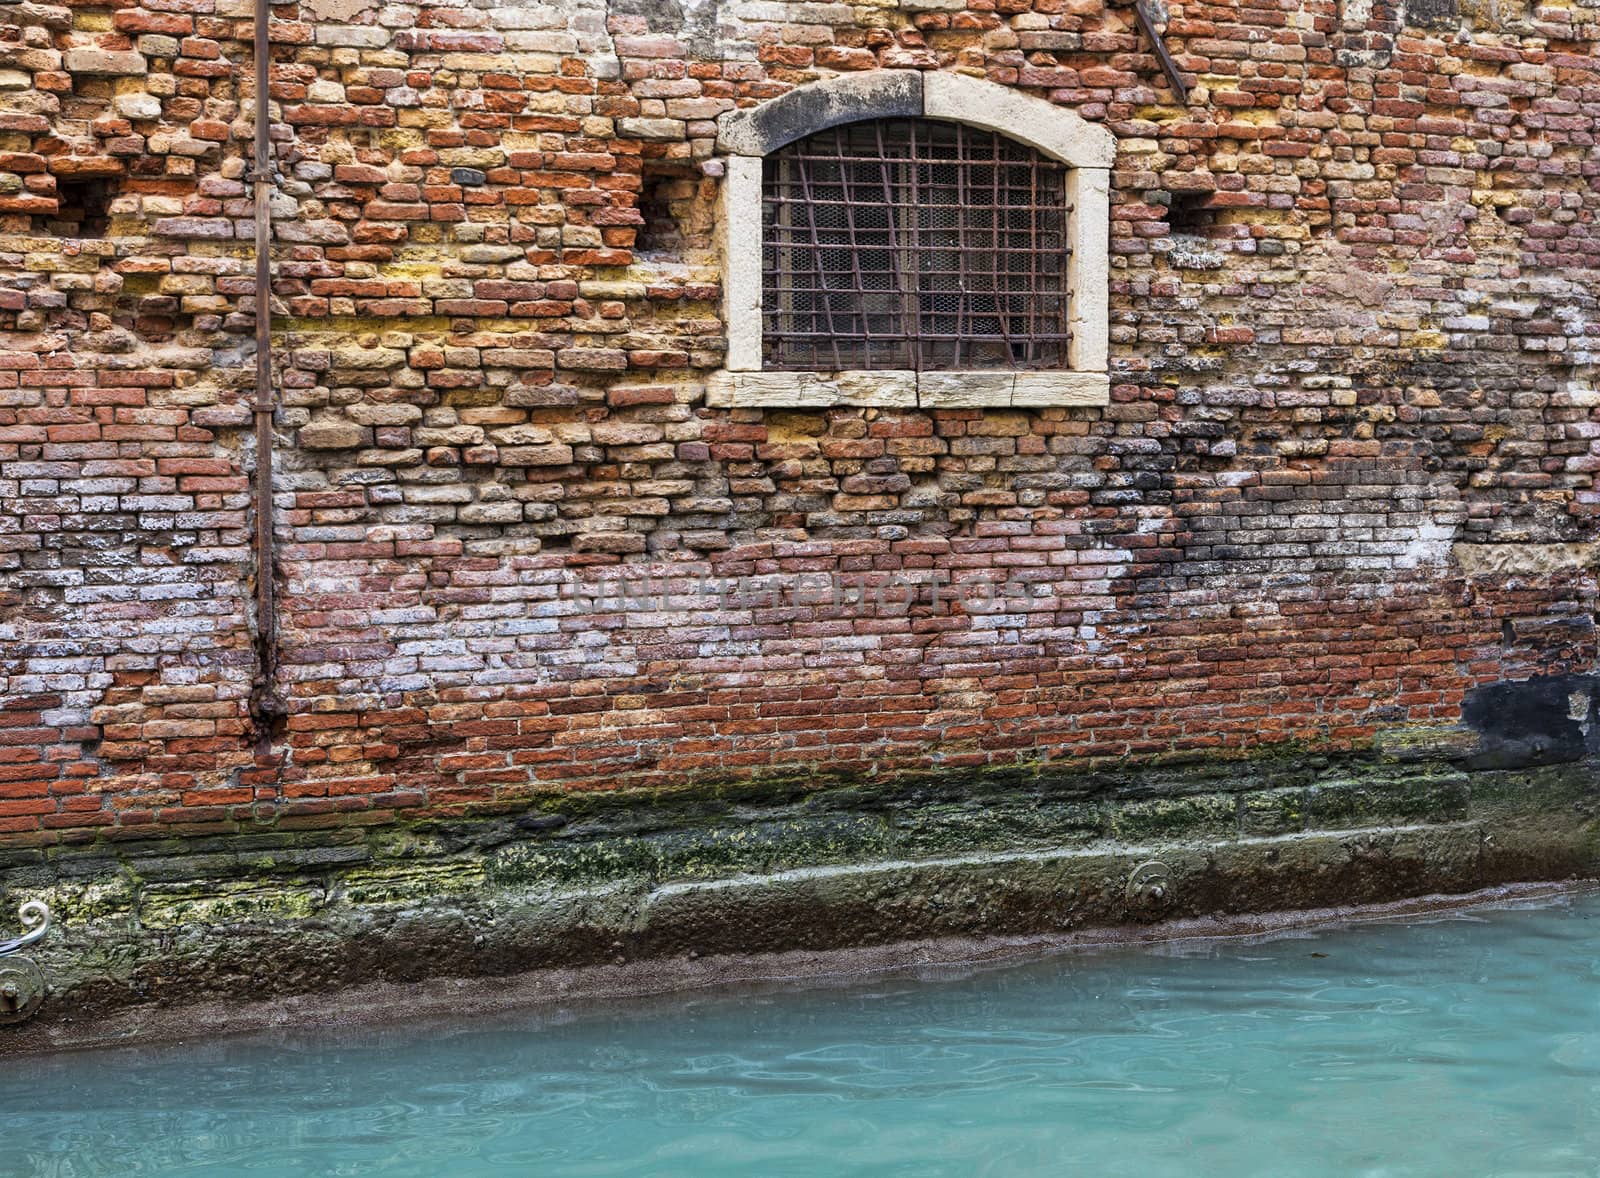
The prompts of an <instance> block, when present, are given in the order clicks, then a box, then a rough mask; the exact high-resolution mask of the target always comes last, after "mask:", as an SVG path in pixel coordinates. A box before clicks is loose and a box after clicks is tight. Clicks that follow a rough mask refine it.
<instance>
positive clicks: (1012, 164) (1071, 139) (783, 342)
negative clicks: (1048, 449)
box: [709, 71, 1115, 407]
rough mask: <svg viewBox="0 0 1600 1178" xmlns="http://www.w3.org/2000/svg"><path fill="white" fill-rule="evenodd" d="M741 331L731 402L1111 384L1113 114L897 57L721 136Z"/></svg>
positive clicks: (731, 371) (912, 399)
mask: <svg viewBox="0 0 1600 1178" xmlns="http://www.w3.org/2000/svg"><path fill="white" fill-rule="evenodd" d="M719 142H720V143H721V144H722V146H723V148H724V150H726V151H728V152H729V156H728V161H727V164H728V175H727V180H726V182H725V184H724V188H723V204H722V214H723V215H722V222H721V228H722V236H723V250H722V252H723V281H724V292H725V301H726V311H727V327H728V337H729V350H728V359H727V368H726V371H725V372H723V373H720V374H718V375H717V377H716V378H714V379H713V381H712V386H711V389H710V393H709V396H710V400H711V403H712V404H721V405H734V406H761V405H772V406H779V405H789V406H815V405H835V404H863V405H886V406H888V405H900V406H914V405H924V406H929V407H941V406H943V407H956V406H986V405H990V406H1002V405H1005V406H1009V405H1072V404H1077V405H1082V404H1104V403H1105V401H1106V399H1107V393H1108V389H1109V380H1108V377H1107V375H1106V323H1105V315H1106V311H1105V307H1106V292H1105V285H1106V281H1107V259H1106V247H1107V241H1106V239H1107V231H1108V225H1107V218H1108V209H1107V199H1108V191H1109V169H1110V164H1111V158H1112V156H1113V154H1114V152H1115V144H1114V141H1113V139H1112V137H1111V135H1110V133H1109V132H1107V131H1105V130H1104V129H1103V128H1100V127H1096V126H1093V125H1091V124H1089V123H1086V122H1084V121H1083V120H1082V119H1080V118H1078V116H1077V115H1075V114H1073V113H1072V112H1070V111H1067V110H1064V109H1062V108H1060V107H1056V106H1053V105H1051V104H1050V103H1047V102H1044V101H1043V100H1041V99H1034V98H1029V97H1026V96H1024V95H1021V94H1018V93H1017V92H1016V91H1014V90H1010V89H1007V88H1005V87H1002V86H997V85H993V84H991V83H988V82H983V81H979V80H977V79H974V78H968V77H965V76H962V75H958V74H930V75H927V76H926V77H924V76H923V75H921V74H916V73H911V72H909V71H902V72H891V71H884V72H882V73H878V74H869V75H854V76H850V77H845V78H839V79H834V80H833V81H831V82H823V83H816V84H814V85H811V86H806V87H802V88H800V89H798V90H795V91H791V92H790V93H789V94H787V95H784V96H783V97H782V98H779V99H776V100H774V101H772V102H769V103H766V104H764V105H762V106H759V107H755V108H753V109H751V110H747V111H740V112H736V114H735V115H733V116H730V117H729V118H727V119H726V120H725V121H724V124H723V127H722V129H721V134H720V136H719Z"/></svg>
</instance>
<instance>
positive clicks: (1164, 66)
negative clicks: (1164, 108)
mask: <svg viewBox="0 0 1600 1178" xmlns="http://www.w3.org/2000/svg"><path fill="white" fill-rule="evenodd" d="M1145 3H1146V0H1133V11H1134V15H1135V16H1136V17H1137V18H1138V21H1139V27H1140V28H1141V29H1143V30H1144V35H1145V36H1146V37H1149V38H1150V44H1151V45H1152V46H1154V48H1155V51H1156V60H1157V61H1159V62H1160V63H1161V72H1162V73H1164V74H1166V75H1167V81H1169V82H1171V83H1172V88H1173V90H1174V91H1176V92H1177V95H1178V101H1179V102H1188V101H1189V85H1188V83H1187V82H1185V81H1184V80H1183V75H1182V74H1180V73H1179V72H1178V63H1177V62H1175V61H1173V60H1172V53H1171V52H1170V51H1169V50H1168V49H1167V43H1166V41H1164V40H1162V38H1161V34H1159V33H1157V32H1156V24H1155V21H1153V20H1151V19H1150V12H1149V10H1148V9H1146V8H1145Z"/></svg>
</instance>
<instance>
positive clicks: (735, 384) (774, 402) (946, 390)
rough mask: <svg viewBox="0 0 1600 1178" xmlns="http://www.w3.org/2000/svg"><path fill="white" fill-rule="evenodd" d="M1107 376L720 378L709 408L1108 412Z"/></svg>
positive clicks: (711, 387) (710, 392)
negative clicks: (1081, 408)
mask: <svg viewBox="0 0 1600 1178" xmlns="http://www.w3.org/2000/svg"><path fill="white" fill-rule="evenodd" d="M1110 399H1111V380H1110V377H1108V376H1107V375H1106V374H1105V373H1103V372H993V371H978V372H898V371H887V372H717V373H713V374H712V376H711V379H710V381H709V383H708V387H707V389H706V404H708V405H711V406H713V407H716V408H721V409H825V408H828V407H829V406H833V405H860V406H867V407H877V408H882V409H1004V408H1029V409H1042V408H1051V407H1062V406H1077V405H1105V404H1107V403H1109V401H1110Z"/></svg>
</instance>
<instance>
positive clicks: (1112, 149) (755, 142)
mask: <svg viewBox="0 0 1600 1178" xmlns="http://www.w3.org/2000/svg"><path fill="white" fill-rule="evenodd" d="M918 116H922V117H926V118H930V119H944V120H946V121H949V122H956V123H966V124H968V125H969V126H973V127H983V128H984V129H986V130H990V131H995V132H998V133H999V134H1002V135H1005V136H1006V137H1008V138H1010V139H1015V140H1018V141H1019V142H1022V143H1026V144H1028V145H1029V146H1030V147H1033V148H1035V149H1037V150H1039V151H1041V152H1043V153H1044V154H1045V155H1048V156H1051V157H1053V158H1055V159H1058V160H1061V161H1062V162H1063V163H1065V164H1068V165H1070V166H1072V167H1075V168H1109V167H1110V166H1111V163H1112V160H1113V159H1114V158H1115V157H1116V153H1117V141H1116V137H1115V136H1114V135H1112V133H1111V132H1110V131H1108V130H1106V129H1105V128H1104V127H1102V126H1100V125H1098V124H1096V123H1091V122H1088V121H1086V120H1085V119H1083V118H1082V117H1081V116H1079V115H1078V114H1077V113H1076V112H1074V111H1071V110H1068V109H1067V108H1066V107H1061V106H1056V105H1055V104H1054V103H1052V102H1047V101H1046V100H1044V99H1042V98H1035V97H1033V96H1032V95H1028V94H1023V93H1022V92H1020V91H1018V90H1014V89H1012V88H1011V87H1009V86H1001V85H998V84H996V83H994V82H988V81H985V80H983V79H982V78H974V77H970V76H968V75H966V74H956V73H947V72H942V71H933V72H929V73H921V72H918V71H915V70H876V71H873V72H872V73H864V74H844V75H841V76H839V77H836V78H828V79H825V80H823V81H820V82H812V83H810V84H809V85H806V86H800V87H797V88H796V89H794V90H791V91H789V92H788V93H787V94H782V95H779V96H778V97H777V98H774V99H772V100H770V101H768V102H764V103H762V104H761V105H760V106H755V107H749V108H747V109H744V110H737V111H733V112H732V113H730V114H727V115H724V116H723V118H722V123H721V126H720V127H719V129H718V133H717V146H718V147H719V148H720V149H721V150H722V151H724V152H726V153H728V154H729V155H744V156H764V155H770V154H771V153H772V152H774V151H777V150H778V149H779V148H781V147H785V146H787V145H788V144H790V143H793V142H794V141H795V140H797V139H803V138H805V137H806V136H807V135H811V134H815V133H816V132H818V131H825V130H827V129H828V128H829V127H837V126H839V125H840V124H842V123H858V122H863V121H865V120H868V119H890V118H915V117H918Z"/></svg>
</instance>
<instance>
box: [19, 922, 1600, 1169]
mask: <svg viewBox="0 0 1600 1178" xmlns="http://www.w3.org/2000/svg"><path fill="white" fill-rule="evenodd" d="M1597 917H1600V899H1597V898H1596V897H1594V896H1592V895H1590V896H1582V897H1577V898H1573V899H1569V900H1553V901H1552V900H1546V901H1542V902H1539V903H1538V904H1536V905H1530V906H1513V907H1503V908H1496V909H1478V910H1475V911H1472V912H1467V913H1457V914H1453V915H1449V916H1444V917H1438V918H1433V919H1429V920H1425V921H1420V922H1414V923H1409V924H1372V925H1365V926H1356V927H1349V928H1343V929H1332V930H1323V931H1318V932H1311V933H1301V934H1296V935H1286V936H1280V937H1277V938H1274V939H1271V940H1255V941H1225V942H1213V943H1191V944H1187V945H1179V946H1167V947H1163V948H1159V949H1124V950H1116V951H1102V952H1094V953H1078V954H1070V955H1063V956H1056V957H1052V958H1049V959H1047V960H1035V961H1031V962H1028V963H1026V964H1012V965H1007V966H1004V967H986V968H984V969H981V970H975V971H967V972H965V973H963V974H960V975H952V974H949V973H945V974H941V975H938V976H923V977H917V978H910V977H906V976H904V975H900V976H895V977H880V978H877V979H873V980H868V981H865V982H859V983H855V984H852V985H849V986H835V987H824V988H811V989H806V990H801V991H790V992H774V991H770V990H769V991H766V992H750V991H744V992H726V993H720V994H712V995H702V996H698V997H693V998H684V997H682V996H679V997H677V998H674V999H672V1000H670V1001H657V1002H654V1003H651V1004H649V1005H647V1006H634V1007H628V1008H626V1009H624V1008H622V1007H615V1008H610V1009H598V1010H595V1009H591V1010H588V1011H585V1012H583V1013H581V1014H579V1015H577V1016H568V1017H565V1018H559V1017H554V1016H551V1015H549V1014H548V1013H546V1014H543V1015H533V1014H523V1015H520V1016H516V1017H510V1016H503V1017H500V1018H498V1019H496V1020H494V1021H493V1022H483V1021H479V1022H477V1023H475V1024H472V1025H458V1026H445V1027H440V1026H433V1025H430V1026H426V1027H420V1028H410V1029H407V1028H390V1029H387V1030H385V1031H383V1032H373V1031H365V1032H339V1033H328V1032H319V1033H317V1034H315V1035H305V1036H302V1037H298V1038H291V1039H285V1038H283V1037H275V1038H272V1039H267V1038H258V1039H250V1040H231V1041H224V1042H220V1043H212V1044H207V1045H199V1046H183V1047H176V1048H171V1049H166V1050H159V1051H156V1050H151V1051H115V1052H101V1053H94V1054H79V1055H68V1056H57V1057H53V1058H48V1059H12V1060H5V1061H3V1066H4V1069H5V1075H4V1077H3V1079H0V1175H5V1176H6V1178H11V1176H20V1175H51V1176H53V1178H89V1176H92V1175H118V1176H123V1175H149V1174H159V1175H249V1176H265V1175H272V1176H295V1178H299V1176H321V1175H373V1174H381V1175H417V1176H428V1178H433V1176H436V1175H448V1176H452V1178H453V1176H468V1178H474V1176H478V1175H610V1174H650V1175H687V1176H690V1178H712V1176H715V1175H725V1174H738V1175H759V1176H762V1178H775V1176H780V1175H830V1176H831V1175H867V1174H907V1175H919V1176H920V1175H942V1174H949V1175H963V1176H965V1175H1016V1174H1050V1175H1062V1174H1069V1175H1077V1174H1082V1175H1094V1176H1096V1178H1100V1176H1104V1175H1122V1174H1126V1175H1137V1176H1138V1178H1154V1176H1160V1175H1196V1174H1220V1175H1230V1176H1233V1175H1240V1176H1243V1175H1293V1176H1296V1178H1300V1176H1305V1175H1322V1174H1328V1175H1361V1174H1366V1175H1466V1174H1506V1175H1512V1174H1515V1175H1525V1174H1588V1175H1592V1174H1595V1173H1596V1172H1597V1170H1600V921H1597Z"/></svg>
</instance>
